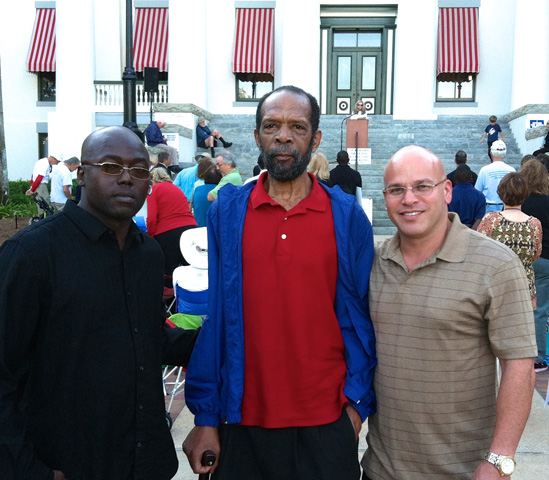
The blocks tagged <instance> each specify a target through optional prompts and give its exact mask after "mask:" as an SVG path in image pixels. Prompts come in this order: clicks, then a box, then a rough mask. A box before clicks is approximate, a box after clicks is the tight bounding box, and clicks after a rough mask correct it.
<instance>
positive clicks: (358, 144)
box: [345, 118, 372, 169]
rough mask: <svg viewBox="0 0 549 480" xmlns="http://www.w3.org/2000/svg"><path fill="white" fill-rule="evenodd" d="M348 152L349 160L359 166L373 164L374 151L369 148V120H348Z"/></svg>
mask: <svg viewBox="0 0 549 480" xmlns="http://www.w3.org/2000/svg"><path fill="white" fill-rule="evenodd" d="M346 122H347V138H346V144H345V146H346V150H347V153H348V154H349V160H350V161H351V162H354V163H355V169H357V167H358V164H370V163H371V162H372V151H371V150H370V149H369V148H368V124H369V120H368V119H367V118H362V119H360V120H355V119H347V120H346Z"/></svg>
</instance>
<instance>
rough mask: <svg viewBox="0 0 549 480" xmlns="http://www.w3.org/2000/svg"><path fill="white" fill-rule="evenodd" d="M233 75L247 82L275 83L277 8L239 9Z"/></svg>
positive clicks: (237, 10) (237, 12)
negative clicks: (275, 13)
mask: <svg viewBox="0 0 549 480" xmlns="http://www.w3.org/2000/svg"><path fill="white" fill-rule="evenodd" d="M233 72H234V74H235V75H236V77H237V78H238V79H239V80H242V81H244V82H250V81H253V82H272V81H273V80H274V8H237V9H236V28H235V41H234V58H233Z"/></svg>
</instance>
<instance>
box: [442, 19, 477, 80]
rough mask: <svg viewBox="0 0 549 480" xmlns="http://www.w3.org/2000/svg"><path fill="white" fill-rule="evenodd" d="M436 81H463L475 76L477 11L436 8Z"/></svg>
mask: <svg viewBox="0 0 549 480" xmlns="http://www.w3.org/2000/svg"><path fill="white" fill-rule="evenodd" d="M437 57H438V58H437V79H438V80H440V81H464V80H466V79H467V77H468V76H469V75H470V74H474V73H478V72H479V53H478V8H439V14H438V56H437Z"/></svg>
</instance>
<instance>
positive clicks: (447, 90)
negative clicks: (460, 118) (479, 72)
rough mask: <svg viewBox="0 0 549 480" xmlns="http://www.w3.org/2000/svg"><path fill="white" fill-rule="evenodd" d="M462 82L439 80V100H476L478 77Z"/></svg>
mask: <svg viewBox="0 0 549 480" xmlns="http://www.w3.org/2000/svg"><path fill="white" fill-rule="evenodd" d="M469 78H470V80H469V79H468V80H466V81H462V82H441V81H437V101H438V102H474V101H475V87H476V78H475V77H473V76H470V77H469Z"/></svg>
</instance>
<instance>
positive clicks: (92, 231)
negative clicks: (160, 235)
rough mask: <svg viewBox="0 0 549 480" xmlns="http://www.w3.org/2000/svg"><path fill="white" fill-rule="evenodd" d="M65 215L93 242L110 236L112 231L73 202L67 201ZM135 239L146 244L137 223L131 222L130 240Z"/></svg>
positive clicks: (64, 209)
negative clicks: (104, 236)
mask: <svg viewBox="0 0 549 480" xmlns="http://www.w3.org/2000/svg"><path fill="white" fill-rule="evenodd" d="M63 213H64V214H65V215H67V217H69V219H70V220H71V221H72V222H73V223H74V224H75V225H76V226H77V227H78V228H79V229H80V230H81V231H82V232H83V233H84V235H86V236H87V237H88V238H89V239H90V240H91V241H93V242H97V241H98V240H99V239H100V238H101V237H102V236H103V235H105V234H108V233H109V232H110V231H111V229H110V228H109V227H107V226H106V225H105V224H104V223H102V222H101V221H99V220H98V219H97V218H96V217H94V216H93V215H91V214H90V213H88V212H86V211H85V210H84V209H83V208H80V207H79V206H78V205H77V204H76V203H75V202H74V201H73V200H67V203H66V204H65V207H64V208H63ZM130 237H135V240H139V241H140V242H141V243H143V242H144V237H143V232H142V231H141V230H139V227H138V226H137V225H136V224H135V222H133V221H132V222H131V224H130V229H129V230H128V237H127V238H128V239H130Z"/></svg>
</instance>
